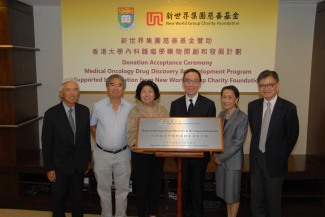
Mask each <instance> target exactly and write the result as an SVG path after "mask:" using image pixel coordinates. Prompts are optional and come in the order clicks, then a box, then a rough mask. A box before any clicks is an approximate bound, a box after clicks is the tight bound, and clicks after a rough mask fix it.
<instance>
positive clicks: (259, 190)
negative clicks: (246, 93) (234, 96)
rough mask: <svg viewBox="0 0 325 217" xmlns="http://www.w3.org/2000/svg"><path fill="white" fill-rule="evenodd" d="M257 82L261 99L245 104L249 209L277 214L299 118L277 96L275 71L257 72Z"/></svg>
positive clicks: (257, 213)
mask: <svg viewBox="0 0 325 217" xmlns="http://www.w3.org/2000/svg"><path fill="white" fill-rule="evenodd" d="M257 82H258V88H259V91H260V93H261V95H262V96H263V97H264V98H262V99H258V100H255V101H253V102H250V103H249V104H248V120H249V125H250V128H251V131H252V139H251V146H250V156H249V169H250V173H251V209H252V214H253V216H254V217H260V216H267V217H275V216H281V192H282V183H283V181H284V178H285V174H286V173H287V171H288V162H287V160H288V157H289V155H290V153H291V151H292V149H293V148H294V146H295V144H296V142H297V139H298V135H299V121H298V116H297V109H296V106H295V105H294V104H292V103H291V102H289V101H287V100H285V99H282V98H280V97H278V96H277V91H278V90H279V88H280V83H279V78H278V74H277V73H276V72H275V71H270V70H265V71H263V72H261V73H260V75H259V76H258V78H257Z"/></svg>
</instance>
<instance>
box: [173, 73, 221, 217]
mask: <svg viewBox="0 0 325 217" xmlns="http://www.w3.org/2000/svg"><path fill="white" fill-rule="evenodd" d="M182 84H183V88H184V89H185V91H186V95H184V96H182V97H181V98H179V99H177V100H175V101H173V102H172V104H171V107H170V117H216V107H215V104H214V102H213V101H212V100H210V99H208V98H206V97H204V96H201V95H200V94H198V91H199V89H200V87H201V74H200V72H199V71H198V70H196V69H188V70H186V71H185V72H184V74H183V82H182ZM209 161H210V152H205V153H204V158H182V216H183V217H187V216H188V217H193V216H203V211H204V209H203V188H204V179H205V172H206V169H207V166H208V162H209Z"/></svg>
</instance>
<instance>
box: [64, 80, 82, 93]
mask: <svg viewBox="0 0 325 217" xmlns="http://www.w3.org/2000/svg"><path fill="white" fill-rule="evenodd" d="M71 81H72V82H75V83H76V84H77V85H78V92H79V91H80V86H79V83H78V82H77V81H76V80H74V78H66V79H64V80H63V81H61V83H60V85H59V92H61V93H62V89H63V86H64V84H65V83H68V82H71Z"/></svg>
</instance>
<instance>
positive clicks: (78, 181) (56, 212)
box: [51, 172, 84, 217]
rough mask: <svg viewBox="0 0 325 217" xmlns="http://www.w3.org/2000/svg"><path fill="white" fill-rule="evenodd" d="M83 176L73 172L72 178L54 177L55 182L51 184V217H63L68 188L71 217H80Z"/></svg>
mask: <svg viewBox="0 0 325 217" xmlns="http://www.w3.org/2000/svg"><path fill="white" fill-rule="evenodd" d="M83 185H84V174H83V173H78V172H75V173H74V174H73V175H72V176H58V175H56V180H55V182H51V190H52V206H53V215H52V216H53V217H64V216H65V214H64V211H65V202H66V194H67V191H68V186H69V193H70V197H71V210H72V216H73V217H79V216H80V217H82V216H83V210H82V192H83Z"/></svg>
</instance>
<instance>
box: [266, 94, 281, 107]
mask: <svg viewBox="0 0 325 217" xmlns="http://www.w3.org/2000/svg"><path fill="white" fill-rule="evenodd" d="M277 99H278V95H275V97H274V98H273V99H271V101H267V100H266V99H265V98H264V106H267V103H268V102H270V103H271V106H272V107H274V105H275V103H276V100H277Z"/></svg>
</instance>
